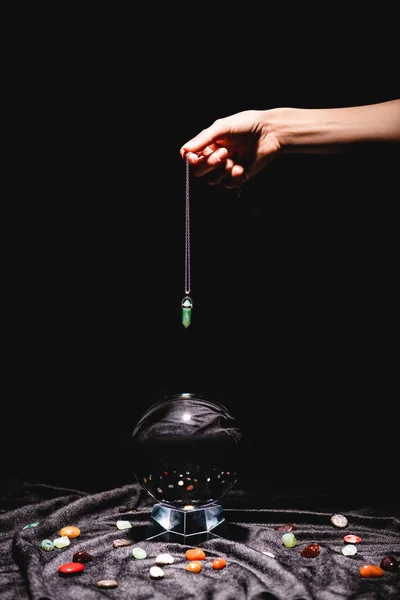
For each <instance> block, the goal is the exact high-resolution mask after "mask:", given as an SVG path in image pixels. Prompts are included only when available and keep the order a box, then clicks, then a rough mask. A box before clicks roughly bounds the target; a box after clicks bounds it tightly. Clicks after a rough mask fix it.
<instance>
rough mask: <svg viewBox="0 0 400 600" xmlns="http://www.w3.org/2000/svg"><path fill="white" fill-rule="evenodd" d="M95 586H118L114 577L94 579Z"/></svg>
mask: <svg viewBox="0 0 400 600" xmlns="http://www.w3.org/2000/svg"><path fill="white" fill-rule="evenodd" d="M96 587H98V588H103V589H105V590H112V589H113V588H116V587H118V581H116V580H115V579H100V581H96Z"/></svg>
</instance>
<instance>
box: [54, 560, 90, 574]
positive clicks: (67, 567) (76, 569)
mask: <svg viewBox="0 0 400 600" xmlns="http://www.w3.org/2000/svg"><path fill="white" fill-rule="evenodd" d="M84 568H85V565H84V564H83V563H79V562H69V563H65V564H63V565H61V567H58V570H59V572H60V573H62V575H74V574H75V573H80V572H81V571H83V569H84Z"/></svg>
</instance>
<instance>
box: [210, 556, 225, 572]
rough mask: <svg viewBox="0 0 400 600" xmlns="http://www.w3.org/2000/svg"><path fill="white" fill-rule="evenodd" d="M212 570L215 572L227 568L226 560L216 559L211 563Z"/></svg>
mask: <svg viewBox="0 0 400 600" xmlns="http://www.w3.org/2000/svg"><path fill="white" fill-rule="evenodd" d="M211 566H212V568H213V569H214V570H215V571H220V570H221V569H223V568H224V567H226V560H225V559H224V558H214V560H213V561H212V563H211Z"/></svg>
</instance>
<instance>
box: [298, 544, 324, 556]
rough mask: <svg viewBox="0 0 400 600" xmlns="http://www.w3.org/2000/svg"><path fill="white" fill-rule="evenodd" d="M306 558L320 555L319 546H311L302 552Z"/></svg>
mask: <svg viewBox="0 0 400 600" xmlns="http://www.w3.org/2000/svg"><path fill="white" fill-rule="evenodd" d="M300 554H301V555H302V556H304V557H305V558H314V557H315V556H317V555H318V554H319V544H316V543H314V544H309V545H308V546H306V547H305V548H303V550H302V551H301V552H300Z"/></svg>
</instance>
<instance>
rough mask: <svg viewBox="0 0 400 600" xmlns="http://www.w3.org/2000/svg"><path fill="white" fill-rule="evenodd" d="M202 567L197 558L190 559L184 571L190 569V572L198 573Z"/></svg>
mask: <svg viewBox="0 0 400 600" xmlns="http://www.w3.org/2000/svg"><path fill="white" fill-rule="evenodd" d="M202 568H203V565H202V564H201V562H200V561H199V560H191V561H190V562H188V564H187V565H186V571H191V572H192V573H200V571H201V570H202Z"/></svg>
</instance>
